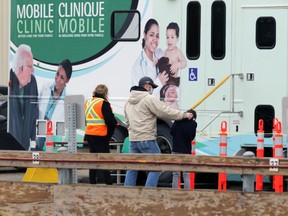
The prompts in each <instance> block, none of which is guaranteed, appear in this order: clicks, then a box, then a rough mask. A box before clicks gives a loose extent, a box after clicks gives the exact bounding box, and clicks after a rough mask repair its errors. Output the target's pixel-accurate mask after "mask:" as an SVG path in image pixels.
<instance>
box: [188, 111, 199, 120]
mask: <svg viewBox="0 0 288 216" xmlns="http://www.w3.org/2000/svg"><path fill="white" fill-rule="evenodd" d="M186 112H187V113H192V114H193V119H196V118H197V113H196V111H195V110H193V109H188V110H187V111H186Z"/></svg>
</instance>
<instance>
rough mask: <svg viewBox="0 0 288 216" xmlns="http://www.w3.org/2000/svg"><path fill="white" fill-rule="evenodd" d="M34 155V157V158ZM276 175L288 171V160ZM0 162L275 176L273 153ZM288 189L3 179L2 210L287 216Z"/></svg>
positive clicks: (1, 155) (7, 156)
mask: <svg viewBox="0 0 288 216" xmlns="http://www.w3.org/2000/svg"><path fill="white" fill-rule="evenodd" d="M34 160H35V159H34ZM279 164H280V165H279V166H278V172H277V174H280V175H288V159H281V158H280V159H279ZM0 166H10V167H11V166H12V167H54V168H77V169H90V168H97V169H111V170H118V169H119V170H127V169H137V170H163V171H174V170H175V171H176V170H181V171H193V172H196V173H197V172H222V173H223V172H225V173H236V174H256V173H259V174H262V175H275V172H272V171H270V165H269V158H242V157H211V156H209V157H207V156H191V155H163V154H162V155H143V154H141V155H136V154H135V155H132V154H131V155H130V154H129V155H128V154H90V153H75V154H68V153H47V152H40V153H39V164H35V163H33V159H32V152H26V151H25V152H22V151H21V152H16V151H1V152H0ZM287 199H288V193H287V192H284V193H277V194H276V193H274V192H257V193H251V192H250V193H248V192H237V191H225V192H223V191H216V190H207V189H206V190H203V189H202V190H200V189H196V190H192V191H191V190H175V189H172V188H144V187H124V186H106V185H105V186H103V185H89V184H88V185H87V184H86V185H84V184H71V185H58V184H47V183H46V184H45V183H42V184H39V183H24V182H0V215H1V216H4V215H5V216H10V215H41V216H42V215H72V216H73V215H128V216H129V215H133V216H134V215H160V216H161V215H163V216H164V215H165V216H166V215H235V214H238V215H285V214H286V213H287V209H288V202H287Z"/></svg>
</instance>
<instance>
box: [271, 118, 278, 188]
mask: <svg viewBox="0 0 288 216" xmlns="http://www.w3.org/2000/svg"><path fill="white" fill-rule="evenodd" d="M277 123H278V118H274V119H273V137H272V142H273V147H272V157H275V134H276V130H277V129H276V127H277ZM272 188H273V189H275V176H272Z"/></svg>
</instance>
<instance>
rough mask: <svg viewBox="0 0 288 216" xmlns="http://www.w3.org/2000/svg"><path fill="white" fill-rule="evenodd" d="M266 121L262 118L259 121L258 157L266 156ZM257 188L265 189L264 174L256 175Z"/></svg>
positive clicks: (258, 189)
mask: <svg viewBox="0 0 288 216" xmlns="http://www.w3.org/2000/svg"><path fill="white" fill-rule="evenodd" d="M263 129H264V121H263V119H260V120H259V122H258V131H257V137H258V139H257V154H256V156H257V157H258V158H263V157H264V130H263ZM256 190H257V191H260V190H263V175H259V174H257V175H256Z"/></svg>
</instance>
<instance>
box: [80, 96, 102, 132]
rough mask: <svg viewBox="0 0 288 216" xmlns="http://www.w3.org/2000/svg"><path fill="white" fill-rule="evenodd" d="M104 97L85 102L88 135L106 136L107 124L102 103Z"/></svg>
mask: <svg viewBox="0 0 288 216" xmlns="http://www.w3.org/2000/svg"><path fill="white" fill-rule="evenodd" d="M103 101H104V99H102V98H93V99H92V100H88V101H86V103H85V116H86V131H85V134H87V135H94V136H106V135H107V125H106V124H105V121H104V116H103V114H102V111H101V109H102V104H103Z"/></svg>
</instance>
